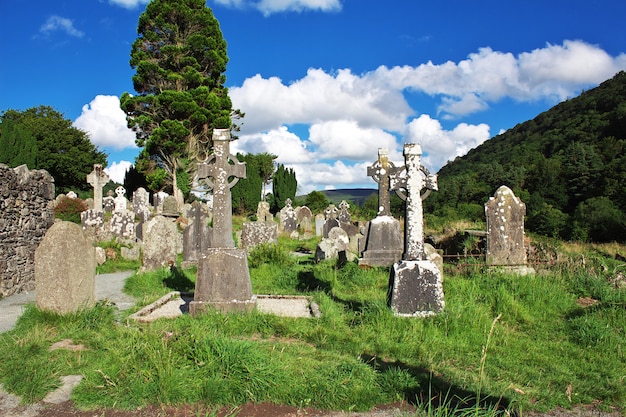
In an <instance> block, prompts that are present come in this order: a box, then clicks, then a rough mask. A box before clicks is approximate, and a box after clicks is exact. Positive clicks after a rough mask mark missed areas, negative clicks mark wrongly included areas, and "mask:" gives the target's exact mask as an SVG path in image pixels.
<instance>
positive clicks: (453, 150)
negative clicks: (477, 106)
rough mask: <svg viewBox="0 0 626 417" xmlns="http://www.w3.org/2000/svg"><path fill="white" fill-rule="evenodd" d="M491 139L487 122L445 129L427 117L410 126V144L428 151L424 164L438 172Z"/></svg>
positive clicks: (407, 131)
mask: <svg viewBox="0 0 626 417" xmlns="http://www.w3.org/2000/svg"><path fill="white" fill-rule="evenodd" d="M489 138H490V134H489V126H487V125H486V124H484V123H481V124H479V125H468V124H467V123H460V124H459V125H457V126H456V127H455V128H454V129H453V130H444V129H443V127H442V126H441V123H439V121H438V120H435V119H431V118H430V116H428V115H426V114H423V115H421V116H420V117H418V118H417V119H414V120H412V121H411V122H410V123H409V124H408V125H407V130H406V135H405V141H406V143H419V144H421V145H422V151H423V152H424V157H423V162H424V165H425V166H427V167H428V168H429V169H430V170H431V171H432V172H437V171H439V169H440V168H441V167H442V166H443V165H445V164H446V162H448V161H449V160H452V159H454V158H455V157H457V156H461V155H465V154H466V153H467V152H468V151H469V150H470V149H472V148H475V147H476V146H478V145H480V144H481V143H483V142H484V141H486V140H487V139H489Z"/></svg>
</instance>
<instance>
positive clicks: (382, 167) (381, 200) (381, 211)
mask: <svg viewBox="0 0 626 417" xmlns="http://www.w3.org/2000/svg"><path fill="white" fill-rule="evenodd" d="M403 169H404V167H396V166H395V165H394V164H393V162H391V161H389V152H388V151H387V149H385V148H378V161H376V162H374V164H373V165H372V166H369V167H367V175H368V176H369V177H372V179H373V180H374V181H375V182H377V183H378V215H379V216H390V215H391V204H390V196H389V181H390V178H392V177H393V176H395V175H397V174H398V173H399V172H401V171H402V170H403Z"/></svg>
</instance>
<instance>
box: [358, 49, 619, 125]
mask: <svg viewBox="0 0 626 417" xmlns="http://www.w3.org/2000/svg"><path fill="white" fill-rule="evenodd" d="M623 69H626V55H624V54H621V55H619V56H618V57H611V56H610V55H609V54H607V53H606V52H605V51H604V50H602V49H601V48H600V47H598V46H596V45H590V44H588V43H585V42H582V41H572V40H566V41H564V42H563V45H550V44H548V45H547V46H546V47H544V48H540V49H535V50H533V51H531V52H524V53H521V54H519V55H518V56H517V57H515V56H514V55H513V54H511V53H505V52H498V51H493V50H492V49H491V48H481V49H479V50H478V52H476V53H472V54H470V55H469V56H468V58H467V59H465V60H463V61H460V62H459V63H454V62H451V61H448V62H445V63H443V64H439V65H435V64H433V63H432V62H428V63H426V64H421V65H419V66H417V67H411V66H402V67H400V66H398V67H393V68H387V67H385V66H381V67H379V68H378V69H377V70H376V71H374V72H372V73H368V74H366V75H365V76H364V77H369V78H372V79H375V80H378V81H377V82H376V83H379V84H387V85H389V86H390V88H393V89H396V90H399V91H402V90H409V91H411V90H412V91H419V92H424V93H426V94H429V95H431V96H441V101H442V104H441V105H440V106H439V110H441V111H443V112H446V113H447V114H448V115H452V116H459V115H466V114H470V113H473V112H476V111H481V110H484V109H486V108H487V106H488V104H489V103H494V102H497V101H499V100H501V99H503V98H505V97H510V98H512V99H514V100H518V101H537V100H546V99H547V100H551V101H558V100H563V99H565V98H567V97H571V96H574V95H577V94H578V93H579V92H580V90H581V89H583V88H586V87H588V86H593V85H596V84H598V83H600V82H601V81H604V80H606V79H608V78H611V77H612V76H613V75H615V73H617V72H618V71H620V70H623Z"/></svg>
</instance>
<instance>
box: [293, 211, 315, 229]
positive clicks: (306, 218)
mask: <svg viewBox="0 0 626 417" xmlns="http://www.w3.org/2000/svg"><path fill="white" fill-rule="evenodd" d="M296 218H297V219H298V229H300V232H302V233H305V234H306V233H311V232H312V231H313V213H311V209H310V208H308V207H307V206H302V207H298V208H296Z"/></svg>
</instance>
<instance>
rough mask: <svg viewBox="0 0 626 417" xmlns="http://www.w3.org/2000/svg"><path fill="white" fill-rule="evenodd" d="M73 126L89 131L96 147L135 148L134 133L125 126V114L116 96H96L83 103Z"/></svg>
mask: <svg viewBox="0 0 626 417" xmlns="http://www.w3.org/2000/svg"><path fill="white" fill-rule="evenodd" d="M74 126H76V127H77V128H79V129H82V130H84V131H86V132H88V133H89V137H90V140H91V142H92V143H93V144H94V145H96V146H98V147H110V148H113V149H116V150H121V149H126V148H135V147H136V146H135V133H134V132H133V131H132V130H130V129H129V128H128V127H126V114H125V113H124V111H123V110H122V109H121V108H120V100H119V98H118V97H117V96H103V95H98V96H96V97H95V98H94V99H93V100H92V101H91V103H89V104H85V105H84V106H83V109H82V113H81V115H80V116H78V118H77V119H76V120H75V121H74Z"/></svg>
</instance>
